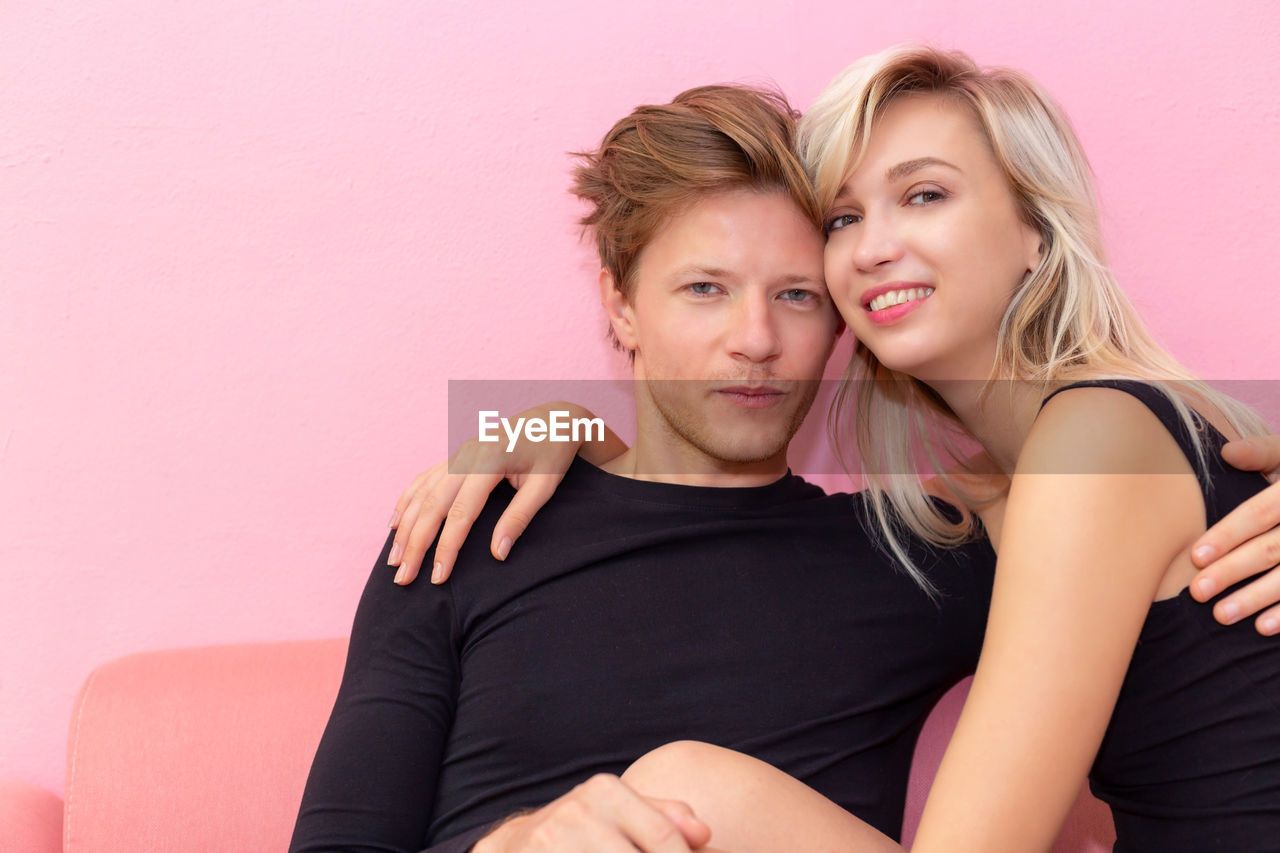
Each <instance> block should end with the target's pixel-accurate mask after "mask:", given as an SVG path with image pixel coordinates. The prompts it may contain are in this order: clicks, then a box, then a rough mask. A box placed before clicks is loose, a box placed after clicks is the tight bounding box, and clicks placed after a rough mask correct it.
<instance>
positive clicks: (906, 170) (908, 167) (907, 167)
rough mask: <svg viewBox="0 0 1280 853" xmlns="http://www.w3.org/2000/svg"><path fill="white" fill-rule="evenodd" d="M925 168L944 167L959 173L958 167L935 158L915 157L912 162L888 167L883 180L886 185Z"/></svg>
mask: <svg viewBox="0 0 1280 853" xmlns="http://www.w3.org/2000/svg"><path fill="white" fill-rule="evenodd" d="M926 166H946V167H947V168H948V169H954V170H955V171H957V172H959V171H960V167H959V166H956V165H954V164H952V163H948V162H947V161H946V160H941V159H939V158H937V157H917V158H916V159H914V160H904V161H903V162H901V163H899V164H898V165H896V166H890V167H889V169H888V171H886V172H885V173H884V179H885V181H886V182H888V183H893V182H894V181H900V180H902V179H903V178H905V177H906V176H907V175H910V174H911V173H912V172H918V171H920V170H921V169H923V168H925V167H926Z"/></svg>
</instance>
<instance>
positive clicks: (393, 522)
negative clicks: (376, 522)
mask: <svg viewBox="0 0 1280 853" xmlns="http://www.w3.org/2000/svg"><path fill="white" fill-rule="evenodd" d="M399 523H400V513H399V512H397V511H392V513H391V520H390V521H388V522H387V527H395V526H396V525H397V524H399Z"/></svg>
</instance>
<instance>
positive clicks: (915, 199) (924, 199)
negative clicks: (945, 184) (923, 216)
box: [907, 190, 947, 204]
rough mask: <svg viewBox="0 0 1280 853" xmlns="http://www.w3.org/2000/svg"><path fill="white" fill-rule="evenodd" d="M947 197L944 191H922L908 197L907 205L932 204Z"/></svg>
mask: <svg viewBox="0 0 1280 853" xmlns="http://www.w3.org/2000/svg"><path fill="white" fill-rule="evenodd" d="M946 197H947V194H946V193H944V192H943V191H942V190H920V191H919V192H914V193H912V194H911V195H909V196H907V204H932V203H933V202H935V201H942V200H943V199H944V198H946Z"/></svg>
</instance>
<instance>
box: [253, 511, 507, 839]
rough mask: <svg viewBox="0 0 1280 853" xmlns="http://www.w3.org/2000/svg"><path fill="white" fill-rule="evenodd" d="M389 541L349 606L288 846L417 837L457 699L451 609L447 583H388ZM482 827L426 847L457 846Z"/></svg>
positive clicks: (422, 835) (424, 825)
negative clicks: (331, 693) (333, 694)
mask: <svg viewBox="0 0 1280 853" xmlns="http://www.w3.org/2000/svg"><path fill="white" fill-rule="evenodd" d="M391 542H392V537H390V536H388V538H387V543H386V545H385V546H384V547H383V549H382V553H381V555H380V556H379V557H378V561H377V563H376V564H375V565H374V568H373V572H372V573H371V574H370V576H369V581H368V583H367V584H366V586H365V590H364V594H363V596H362V597H361V599H360V605H359V607H358V609H357V610H356V617H355V623H354V625H353V626H352V629H351V641H350V645H349V647H348V650H347V663H346V669H345V671H344V672H343V676H342V686H341V687H340V688H339V690H338V696H337V699H336V700H335V702H334V706H333V713H332V714H331V715H330V717H329V723H328V725H327V726H326V727H325V731H324V735H323V736H322V737H321V739H320V745H319V747H318V748H317V750H316V757H315V760H314V762H313V763H312V765H311V773H310V775H309V776H308V777H307V784H306V788H305V790H304V791H303V795H302V805H301V807H300V808H299V811H298V821H297V824H296V825H295V826H294V832H293V840H292V842H291V844H290V847H289V849H290V850H291V851H296V853H304V852H305V851H319V850H325V851H333V850H352V851H356V850H359V851H393V850H394V851H414V850H422V849H423V848H424V847H425V846H426V843H427V840H426V839H427V831H428V825H429V823H430V820H431V813H432V809H433V807H434V804H435V800H436V785H437V781H438V779H439V775H440V764H441V761H442V757H443V753H444V748H445V744H446V741H447V739H448V735H449V729H450V727H451V726H452V724H453V715H454V709H455V706H456V702H457V685H458V644H457V642H456V636H457V632H456V625H457V619H456V610H455V608H454V605H453V600H452V596H451V593H450V585H449V584H444V585H442V586H434V585H432V584H430V583H427V582H426V580H425V578H424V579H420V580H417V581H415V582H414V583H412V584H409V585H408V586H398V585H397V584H395V583H393V582H392V578H393V577H394V575H395V569H393V568H391V567H389V566H387V555H388V552H389V551H390V548H391ZM430 559H431V557H430V554H428V556H427V560H428V561H430ZM428 564H429V562H428ZM246 758H249V757H248V756H246ZM468 835H469V834H468ZM482 835H483V832H480V833H478V834H477V835H476V837H475V838H471V839H470V840H467V839H466V838H465V837H463V836H459V837H457V838H455V839H451V840H449V841H447V842H442V843H441V844H440V845H437V846H436V847H432V848H430V850H431V851H433V853H436V851H439V853H446V851H448V853H452V851H455V850H456V851H461V850H466V849H469V848H470V846H471V844H473V843H474V842H475V841H476V840H477V839H478V838H479V837H481V836H482ZM460 845H461V846H460Z"/></svg>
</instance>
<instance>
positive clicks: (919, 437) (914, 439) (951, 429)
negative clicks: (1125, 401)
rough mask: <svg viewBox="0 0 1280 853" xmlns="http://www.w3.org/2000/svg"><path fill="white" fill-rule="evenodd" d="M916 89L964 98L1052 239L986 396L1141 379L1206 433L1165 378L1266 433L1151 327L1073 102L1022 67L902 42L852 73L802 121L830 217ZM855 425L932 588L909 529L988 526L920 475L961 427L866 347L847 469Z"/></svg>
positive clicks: (943, 454)
mask: <svg viewBox="0 0 1280 853" xmlns="http://www.w3.org/2000/svg"><path fill="white" fill-rule="evenodd" d="M913 93H928V94H932V95H941V96H944V97H947V98H952V99H954V100H955V101H956V102H957V103H960V104H964V105H965V106H966V107H967V108H968V109H970V110H971V111H972V113H973V115H974V117H975V119H976V120H977V123H978V126H979V127H980V128H981V129H982V132H983V134H984V135H985V137H986V141H987V142H988V144H989V146H990V149H991V151H992V153H993V154H994V156H995V160H996V162H997V163H998V164H999V167H1000V169H1001V171H1002V172H1003V173H1004V176H1005V179H1006V180H1007V181H1008V185H1009V188H1010V189H1011V190H1012V192H1013V195H1014V198H1015V199H1016V201H1017V204H1018V208H1019V211H1020V214H1021V216H1022V217H1023V219H1024V220H1025V221H1026V222H1027V223H1028V224H1029V225H1031V226H1032V227H1034V228H1035V229H1036V230H1037V231H1038V232H1039V234H1040V238H1041V256H1040V262H1039V264H1038V265H1037V266H1036V268H1035V269H1034V270H1032V271H1031V272H1030V274H1028V276H1027V277H1026V278H1025V279H1024V280H1023V282H1022V283H1021V284H1020V285H1018V287H1017V289H1016V290H1015V292H1014V294H1013V297H1012V300H1011V302H1010V304H1009V307H1008V309H1007V310H1006V311H1005V315H1004V318H1003V321H1002V322H1001V324H1000V329H999V332H998V339H997V354H996V358H995V362H994V364H993V366H992V370H991V374H990V377H989V378H988V380H987V383H986V386H985V388H984V393H990V391H991V389H992V388H993V387H994V384H993V383H994V382H995V381H996V380H997V379H1004V380H1019V381H1024V382H1030V383H1038V384H1039V385H1040V386H1042V390H1043V391H1044V392H1046V393H1047V391H1048V390H1049V389H1050V387H1051V386H1052V385H1054V384H1056V383H1060V382H1063V381H1070V380H1074V379H1080V378H1086V377H1087V378H1096V377H1102V376H1110V377H1133V378H1142V379H1146V380H1152V381H1153V382H1154V383H1155V384H1157V385H1160V386H1161V387H1162V388H1163V390H1164V391H1165V393H1166V394H1168V395H1169V397H1170V399H1171V400H1172V402H1173V403H1174V405H1175V406H1177V408H1178V411H1179V414H1180V416H1181V417H1182V418H1183V420H1184V421H1185V422H1186V423H1187V425H1188V426H1189V427H1190V428H1191V433H1192V435H1198V427H1199V423H1198V419H1197V417H1196V415H1195V413H1194V412H1192V411H1191V410H1190V409H1189V408H1188V406H1187V405H1186V403H1185V401H1184V400H1183V399H1182V395H1180V394H1176V393H1171V390H1170V389H1169V387H1168V386H1167V384H1165V382H1166V381H1178V383H1179V386H1180V387H1181V388H1182V389H1183V390H1184V392H1186V393H1188V394H1190V395H1191V396H1193V397H1195V398H1197V399H1198V400H1200V401H1203V402H1204V403H1206V404H1208V405H1209V406H1211V407H1214V408H1216V409H1217V410H1218V411H1220V412H1221V413H1222V414H1223V416H1224V417H1225V418H1226V419H1227V420H1228V421H1229V422H1230V423H1231V425H1232V426H1233V427H1234V428H1235V429H1237V430H1239V431H1240V432H1241V433H1242V434H1243V433H1257V432H1265V431H1266V424H1265V423H1264V422H1263V421H1262V420H1261V418H1259V417H1258V416H1257V415H1256V414H1255V413H1254V412H1252V411H1251V410H1250V409H1249V408H1248V407H1247V406H1244V405H1243V404H1241V403H1239V402H1237V401H1235V400H1233V399H1231V398H1230V397H1227V396H1225V395H1223V394H1221V393H1218V392H1216V391H1214V390H1213V389H1211V388H1210V387H1209V386H1208V385H1206V384H1205V383H1203V382H1199V381H1197V380H1196V379H1195V377H1194V376H1192V374H1191V373H1190V372H1189V371H1188V370H1187V369H1186V368H1184V367H1183V366H1182V365H1181V364H1179V363H1178V362H1177V361H1176V360H1175V359H1174V358H1173V357H1172V356H1171V355H1169V354H1168V353H1167V352H1165V351H1164V350H1163V349H1161V348H1160V346H1159V345H1157V344H1156V342H1155V341H1154V340H1153V339H1152V337H1151V335H1150V334H1149V333H1148V332H1147V330H1146V329H1145V327H1144V326H1143V324H1142V322H1141V320H1140V319H1139V318H1138V316H1137V313H1136V312H1135V311H1134V309H1133V306H1132V305H1131V304H1130V302H1129V300H1128V299H1127V298H1126V297H1125V295H1124V293H1123V292H1122V291H1121V290H1120V288H1119V286H1118V285H1117V284H1116V281H1115V278H1114V277H1113V276H1112V274H1111V270H1110V269H1109V268H1108V266H1107V262H1106V256H1105V253H1104V251H1103V246H1102V229H1101V225H1100V222H1099V216H1098V204H1097V199H1096V195H1095V193H1094V188H1093V176H1092V171H1091V169H1090V167H1089V163H1088V160H1087V159H1086V158H1085V155H1084V151H1083V149H1082V148H1081V146H1080V142H1079V140H1078V139H1077V138H1076V135H1075V132H1074V131H1073V130H1072V128H1071V124H1070V122H1069V121H1068V120H1067V117H1066V115H1065V114H1064V113H1063V112H1062V110H1061V108H1060V107H1059V106H1058V105H1057V104H1056V103H1054V101H1053V99H1051V98H1050V97H1049V96H1048V95H1047V94H1046V93H1045V92H1044V91H1043V90H1042V89H1041V88H1040V87H1039V86H1038V85H1037V84H1036V83H1035V82H1034V81H1032V80H1031V79H1030V78H1028V77H1027V76H1026V75H1024V74H1022V73H1020V72H1018V71H1013V70H1010V69H1005V68H985V69H984V68H980V67H978V66H977V65H976V64H975V63H974V62H973V60H972V59H970V58H969V57H968V56H966V55H965V54H963V53H960V52H957V51H943V50H937V49H934V48H931V47H926V46H921V45H907V46H901V47H895V48H890V49H889V50H886V51H883V52H881V53H878V54H874V55H872V56H867V57H864V58H863V59H860V60H858V61H857V62H855V63H854V64H853V65H851V66H849V67H848V68H847V69H845V71H844V72H842V73H841V74H840V75H839V76H838V77H836V79H835V80H833V81H832V82H831V84H830V85H828V86H827V88H826V89H825V90H824V91H823V92H822V93H821V94H820V95H819V96H818V99H817V101H816V102H815V103H814V105H813V106H812V107H811V108H810V109H809V111H808V112H807V113H805V115H804V117H803V118H802V119H801V122H800V128H799V136H798V145H799V150H800V155H801V158H802V159H803V160H804V162H805V167H806V169H807V171H808V172H809V176H810V178H811V179H812V180H813V183H814V187H815V191H816V193H817V197H818V203H819V205H820V206H821V207H822V209H823V210H829V209H830V208H831V206H832V204H833V202H834V199H835V197H836V195H837V193H838V192H839V190H840V187H841V186H842V185H843V184H844V182H845V180H846V179H847V178H848V177H849V175H850V174H851V173H852V172H853V171H854V170H855V169H857V167H858V164H859V161H860V159H861V157H862V154H863V152H864V151H865V149H866V146H867V143H868V140H869V139H870V136H871V131H872V127H873V125H874V123H875V121H876V119H877V117H878V116H880V115H881V114H882V113H883V111H884V109H885V108H886V106H887V105H888V104H890V103H892V102H893V101H894V100H895V99H896V98H899V97H901V96H904V95H909V94H913ZM850 427H852V432H853V434H854V436H855V438H856V441H857V448H858V452H859V455H860V457H861V462H862V472H863V474H864V477H865V484H866V485H867V487H868V491H869V493H870V498H871V500H870V501H869V504H868V505H869V507H870V510H871V514H872V516H873V518H872V521H873V522H874V525H875V527H876V529H877V530H878V531H879V533H880V534H881V537H882V539H883V544H884V545H885V546H886V547H887V548H888V550H889V551H890V552H891V553H892V554H893V555H895V556H896V557H897V559H898V560H899V561H900V562H901V563H902V564H903V565H904V566H905V567H906V568H907V570H908V571H909V572H911V574H912V575H913V576H914V577H915V578H916V579H917V580H918V581H919V582H920V583H921V584H922V586H924V587H925V588H926V589H929V590H932V588H931V585H930V584H929V582H928V580H927V579H926V578H925V577H924V576H923V575H922V574H921V573H920V572H919V571H918V570H917V569H916V567H915V566H914V565H913V563H912V561H911V560H910V559H909V558H908V555H907V552H906V549H905V547H904V545H905V543H904V541H903V539H902V534H903V533H904V532H905V531H904V529H903V528H904V527H905V528H906V530H909V531H911V532H913V533H915V534H917V535H918V536H920V537H922V538H924V539H925V540H927V541H930V542H933V543H936V544H940V545H955V544H958V543H960V542H962V541H964V540H966V539H968V538H971V537H972V536H973V534H974V532H975V521H974V518H973V516H972V515H970V514H969V513H964V514H963V515H962V516H961V517H960V519H959V520H958V521H957V520H955V518H954V517H948V516H947V515H946V514H944V513H943V512H942V511H941V509H940V507H939V506H938V505H937V504H936V503H935V502H933V501H931V500H930V499H929V497H928V496H927V494H926V492H925V490H924V486H923V479H922V478H921V477H920V476H918V475H916V474H914V473H912V472H914V471H916V470H917V469H916V467H915V466H914V464H913V463H914V461H915V459H916V458H917V455H918V454H920V453H923V454H924V456H925V457H926V458H927V459H928V461H929V465H930V467H931V468H932V469H933V470H934V471H935V472H936V473H937V474H939V475H943V476H944V478H945V474H944V471H945V469H946V468H947V467H949V466H950V463H949V462H948V461H947V460H951V461H952V462H954V461H956V460H958V459H959V458H960V454H959V451H958V449H957V445H956V439H957V438H958V437H960V436H963V434H964V433H963V430H962V428H961V426H960V423H959V421H958V419H957V418H956V417H955V415H954V414H953V413H952V412H951V410H950V409H949V408H948V407H947V405H946V403H945V402H944V401H943V400H942V398H941V397H940V396H939V395H938V394H937V393H935V392H934V391H933V390H932V389H930V388H929V387H928V386H926V385H925V384H924V383H922V382H920V381H918V380H915V379H912V378H911V377H909V376H907V375H906V374H903V373H899V372H897V371H893V370H890V369H888V368H886V367H885V366H884V365H883V364H881V363H880V362H879V360H878V359H876V357H875V355H874V354H872V353H871V352H870V351H869V350H868V349H867V348H866V347H865V346H863V345H862V344H860V343H859V344H858V345H857V347H856V348H855V351H854V354H853V357H852V359H851V360H850V363H849V367H848V369H847V370H846V372H845V381H844V383H843V384H842V388H841V391H840V394H839V395H838V397H837V400H836V404H835V406H834V407H833V409H832V417H831V423H830V428H831V431H832V438H833V440H834V443H835V445H836V447H837V448H841V451H842V452H841V458H842V459H843V460H845V461H846V463H847V459H848V457H847V454H846V453H845V452H844V451H843V448H842V444H841V442H842V440H843V439H844V438H845V437H846V436H847V435H848V434H849V432H850ZM1199 449H1200V452H1201V454H1202V457H1203V448H1199ZM955 490H958V489H955Z"/></svg>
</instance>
